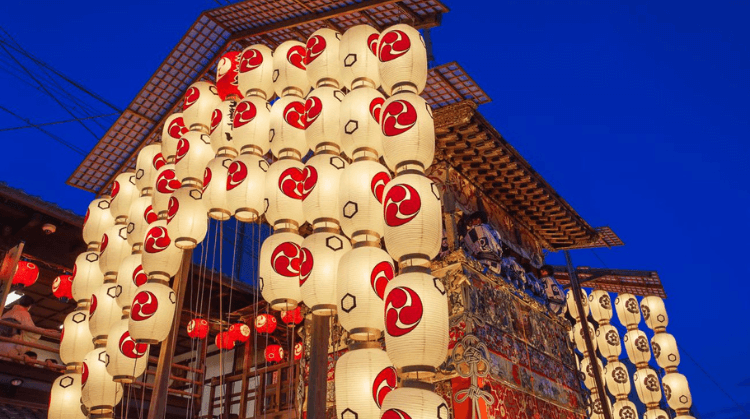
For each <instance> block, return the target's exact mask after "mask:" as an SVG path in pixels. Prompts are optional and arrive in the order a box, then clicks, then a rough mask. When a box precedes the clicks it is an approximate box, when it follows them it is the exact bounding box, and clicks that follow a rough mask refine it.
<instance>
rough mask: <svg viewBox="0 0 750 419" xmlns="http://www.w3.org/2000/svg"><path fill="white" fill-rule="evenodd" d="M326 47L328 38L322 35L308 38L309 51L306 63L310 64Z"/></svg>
mask: <svg viewBox="0 0 750 419" xmlns="http://www.w3.org/2000/svg"><path fill="white" fill-rule="evenodd" d="M325 49H326V39H325V38H323V37H322V36H320V35H314V36H312V37H310V39H308V40H307V51H306V55H305V65H310V63H311V62H313V61H315V59H316V58H318V56H320V54H322V53H323V51H325Z"/></svg>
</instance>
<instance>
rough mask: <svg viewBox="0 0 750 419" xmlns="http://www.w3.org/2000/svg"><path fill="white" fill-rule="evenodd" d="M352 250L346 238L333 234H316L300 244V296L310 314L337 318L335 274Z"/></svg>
mask: <svg viewBox="0 0 750 419" xmlns="http://www.w3.org/2000/svg"><path fill="white" fill-rule="evenodd" d="M323 230H327V229H323ZM351 248H352V246H351V244H349V240H348V239H347V238H346V237H344V236H342V235H340V234H336V233H333V232H315V233H313V234H311V235H309V236H307V237H306V238H305V240H303V241H302V254H303V255H304V256H303V260H302V264H301V265H300V273H299V282H300V292H301V295H302V301H304V302H305V305H307V306H308V307H310V309H311V310H312V312H313V314H318V315H328V316H331V315H334V314H336V276H337V274H336V272H337V271H338V268H339V260H340V259H341V257H342V256H344V254H345V253H346V252H348V251H349V250H351Z"/></svg>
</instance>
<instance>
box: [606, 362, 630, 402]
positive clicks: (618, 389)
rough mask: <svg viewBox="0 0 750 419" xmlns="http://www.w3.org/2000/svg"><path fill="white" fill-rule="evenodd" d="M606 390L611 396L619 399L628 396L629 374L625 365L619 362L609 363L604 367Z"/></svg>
mask: <svg viewBox="0 0 750 419" xmlns="http://www.w3.org/2000/svg"><path fill="white" fill-rule="evenodd" d="M604 377H605V378H606V383H607V388H608V389H609V392H610V393H612V395H613V396H615V397H616V398H618V399H620V398H622V397H626V398H627V396H628V394H630V374H629V373H628V369H627V368H625V365H624V364H623V363H622V362H619V361H610V362H608V363H607V366H606V367H604Z"/></svg>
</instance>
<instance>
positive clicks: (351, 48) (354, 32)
mask: <svg viewBox="0 0 750 419" xmlns="http://www.w3.org/2000/svg"><path fill="white" fill-rule="evenodd" d="M378 38H380V32H378V31H377V30H375V28H373V27H372V26H368V25H357V26H352V27H351V28H349V29H347V30H346V32H344V35H342V36H341V44H340V45H339V63H340V65H342V67H341V87H346V88H347V89H357V88H359V87H360V86H368V87H371V88H373V89H377V88H378V87H380V70H379V68H378V66H379V63H378Z"/></svg>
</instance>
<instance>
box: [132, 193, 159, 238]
mask: <svg viewBox="0 0 750 419" xmlns="http://www.w3.org/2000/svg"><path fill="white" fill-rule="evenodd" d="M157 218H158V216H157V214H156V212H154V206H153V199H152V197H151V196H148V195H144V196H142V197H140V198H138V199H136V200H135V201H133V204H132V205H130V210H129V211H128V229H127V232H128V244H129V245H130V247H131V249H132V250H140V249H142V248H143V238H144V237H146V231H148V227H149V226H150V225H151V223H153V222H155V221H156V220H157Z"/></svg>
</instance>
